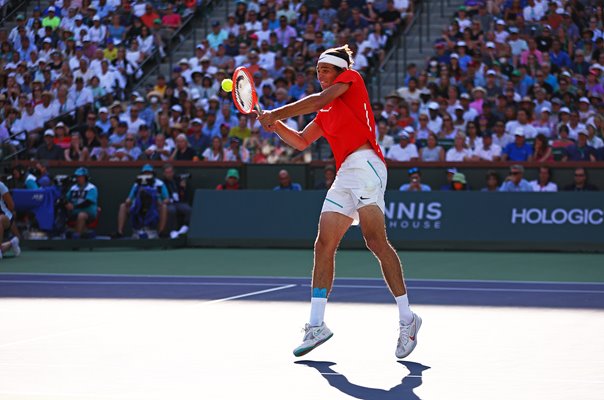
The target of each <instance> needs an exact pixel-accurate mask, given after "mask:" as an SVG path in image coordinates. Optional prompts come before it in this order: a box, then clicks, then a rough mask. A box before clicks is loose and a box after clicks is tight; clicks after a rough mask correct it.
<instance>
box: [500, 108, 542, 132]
mask: <svg viewBox="0 0 604 400" xmlns="http://www.w3.org/2000/svg"><path fill="white" fill-rule="evenodd" d="M518 128H522V132H524V136H525V137H526V138H528V139H533V138H534V137H535V136H537V130H536V129H535V128H534V127H533V126H532V125H531V124H530V123H529V120H528V113H527V112H526V110H524V109H523V108H521V109H519V110H518V112H517V113H516V119H515V120H512V121H509V122H508V123H507V124H505V131H506V132H508V133H510V132H516V130H517V129H518Z"/></svg>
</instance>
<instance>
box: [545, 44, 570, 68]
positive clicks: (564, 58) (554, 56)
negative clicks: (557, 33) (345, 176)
mask: <svg viewBox="0 0 604 400" xmlns="http://www.w3.org/2000/svg"><path fill="white" fill-rule="evenodd" d="M549 58H550V60H551V62H552V64H554V65H555V66H557V67H558V68H570V67H571V60H570V57H569V56H568V53H567V52H565V51H564V50H562V49H561V43H560V41H559V40H557V39H556V40H554V42H553V44H552V51H550V52H549Z"/></svg>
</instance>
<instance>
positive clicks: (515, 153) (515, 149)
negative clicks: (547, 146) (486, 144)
mask: <svg viewBox="0 0 604 400" xmlns="http://www.w3.org/2000/svg"><path fill="white" fill-rule="evenodd" d="M514 138H515V139H514V143H508V145H507V146H505V149H504V150H503V154H502V156H501V159H502V160H503V161H528V159H529V157H530V156H531V155H532V154H533V150H532V149H531V146H529V145H528V144H526V143H525V140H524V131H523V130H522V128H516V130H515V131H514Z"/></svg>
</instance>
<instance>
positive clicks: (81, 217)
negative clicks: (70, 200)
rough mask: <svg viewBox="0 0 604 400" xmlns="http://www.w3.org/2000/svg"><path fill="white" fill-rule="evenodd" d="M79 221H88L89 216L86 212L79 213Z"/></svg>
mask: <svg viewBox="0 0 604 400" xmlns="http://www.w3.org/2000/svg"><path fill="white" fill-rule="evenodd" d="M78 219H79V220H80V221H86V220H87V219H88V214H86V213H85V212H79V213H78Z"/></svg>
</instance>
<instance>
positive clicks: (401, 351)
mask: <svg viewBox="0 0 604 400" xmlns="http://www.w3.org/2000/svg"><path fill="white" fill-rule="evenodd" d="M421 326H422V319H421V318H420V317H419V315H417V314H415V313H413V321H411V323H410V324H409V325H404V324H402V323H401V324H400V326H399V336H398V343H397V344H396V357H397V358H405V357H407V356H408V355H409V354H411V352H412V351H413V349H415V346H417V332H419V328H420V327H421Z"/></svg>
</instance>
